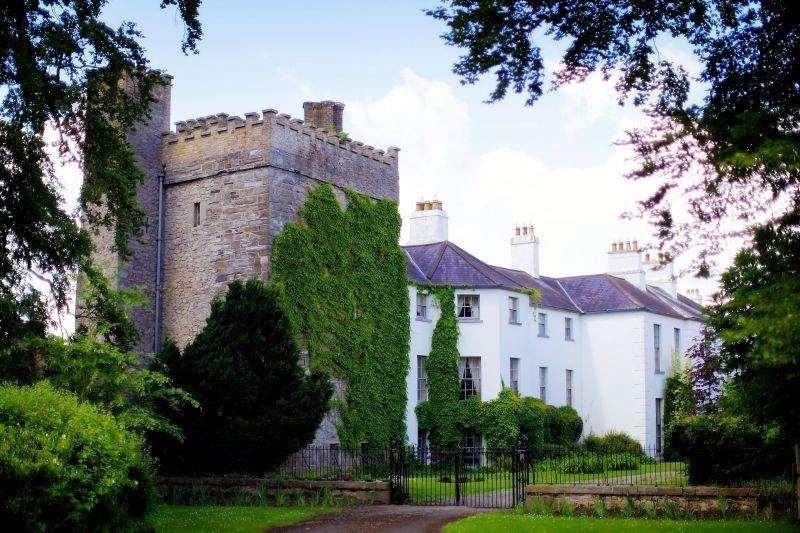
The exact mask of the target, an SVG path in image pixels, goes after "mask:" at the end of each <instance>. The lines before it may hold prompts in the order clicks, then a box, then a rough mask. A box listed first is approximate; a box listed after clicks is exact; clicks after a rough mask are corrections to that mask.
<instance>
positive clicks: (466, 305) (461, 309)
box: [458, 294, 481, 319]
mask: <svg viewBox="0 0 800 533" xmlns="http://www.w3.org/2000/svg"><path fill="white" fill-rule="evenodd" d="M480 317H481V309H480V300H479V296H478V295H477V294H459V295H458V318H475V319H478V318H480Z"/></svg>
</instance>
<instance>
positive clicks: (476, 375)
mask: <svg viewBox="0 0 800 533" xmlns="http://www.w3.org/2000/svg"><path fill="white" fill-rule="evenodd" d="M458 375H459V376H460V393H461V394H460V396H461V399H462V400H466V399H467V398H469V397H470V396H478V397H480V395H481V358H480V357H460V358H459V359H458Z"/></svg>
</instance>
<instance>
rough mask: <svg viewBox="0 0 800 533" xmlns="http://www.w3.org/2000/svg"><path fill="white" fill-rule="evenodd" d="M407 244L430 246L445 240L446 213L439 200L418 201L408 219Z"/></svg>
mask: <svg viewBox="0 0 800 533" xmlns="http://www.w3.org/2000/svg"><path fill="white" fill-rule="evenodd" d="M408 222H409V225H410V229H411V234H410V236H409V241H408V244H410V245H415V244H431V243H434V242H442V241H446V240H447V222H448V219H447V213H445V211H444V206H443V204H442V201H441V200H437V199H436V198H434V199H433V200H420V201H418V202H417V205H416V208H415V210H414V212H413V213H412V214H411V216H410V217H409V220H408Z"/></svg>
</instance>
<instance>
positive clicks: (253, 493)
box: [157, 477, 390, 505]
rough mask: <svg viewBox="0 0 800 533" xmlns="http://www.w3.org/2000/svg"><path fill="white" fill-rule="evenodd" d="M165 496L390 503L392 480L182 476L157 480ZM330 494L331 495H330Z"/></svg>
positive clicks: (183, 500)
mask: <svg viewBox="0 0 800 533" xmlns="http://www.w3.org/2000/svg"><path fill="white" fill-rule="evenodd" d="M157 487H158V491H159V493H160V495H161V497H162V499H163V500H164V501H166V502H168V503H171V504H184V505H186V504H199V503H206V504H207V503H218V504H231V503H242V502H243V501H249V502H252V503H274V502H275V501H276V497H277V496H278V494H279V493H280V494H281V497H282V498H286V499H287V500H288V503H294V502H296V501H297V500H298V498H302V501H304V502H306V503H307V504H308V503H312V502H314V501H317V502H320V500H321V499H323V498H330V502H328V504H331V503H332V504H334V505H372V504H388V503H390V500H389V483H388V482H385V481H305V480H283V481H270V480H265V479H263V478H250V477H224V478H182V477H165V478H159V479H158V480H157ZM326 495H327V496H326Z"/></svg>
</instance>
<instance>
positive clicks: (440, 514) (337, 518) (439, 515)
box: [268, 505, 483, 533]
mask: <svg viewBox="0 0 800 533" xmlns="http://www.w3.org/2000/svg"><path fill="white" fill-rule="evenodd" d="M482 511H483V510H482V509H472V508H470V507H452V506H451V507H444V506H416V505H373V506H363V507H351V508H348V509H345V510H344V511H342V512H340V513H331V514H326V515H320V516H316V517H314V518H311V519H309V520H306V521H304V522H300V523H298V524H294V525H291V526H282V527H276V528H272V529H269V530H268V531H291V532H296V531H314V532H326V533H327V532H334V531H343V532H347V533H357V532H358V533H360V532H368V531H390V532H396V533H399V532H409V533H410V532H417V531H424V532H426V533H434V532H438V531H441V530H442V526H444V525H445V524H446V523H448V522H452V521H453V520H458V519H460V518H464V517H467V516H471V515H473V514H475V513H479V512H482Z"/></svg>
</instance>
